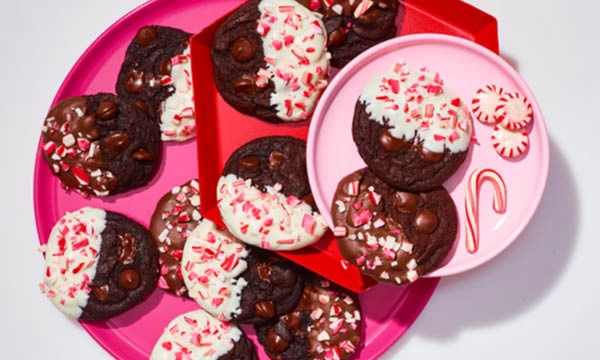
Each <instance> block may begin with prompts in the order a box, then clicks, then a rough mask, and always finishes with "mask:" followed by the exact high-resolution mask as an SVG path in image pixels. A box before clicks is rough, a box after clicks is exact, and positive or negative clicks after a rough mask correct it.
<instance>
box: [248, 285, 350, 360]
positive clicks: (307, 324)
mask: <svg viewBox="0 0 600 360" xmlns="http://www.w3.org/2000/svg"><path fill="white" fill-rule="evenodd" d="M307 276H308V280H307V282H306V284H305V287H304V291H303V293H302V298H301V300H300V302H299V303H298V305H297V306H296V308H295V309H294V310H293V311H292V312H290V313H289V314H286V315H283V316H280V317H279V319H278V321H277V322H274V323H270V324H267V325H257V326H255V329H256V333H257V335H258V341H259V342H260V343H261V344H262V345H263V346H264V349H265V352H266V353H267V355H268V356H269V357H270V358H271V359H277V360H279V359H286V360H288V359H289V360H297V359H298V360H299V359H302V360H304V359H306V360H308V359H321V358H323V353H324V352H327V351H331V349H333V348H337V349H338V350H339V355H340V358H341V359H342V360H346V359H349V358H351V357H353V356H354V355H356V353H357V352H358V351H359V344H360V339H361V324H360V320H359V317H360V315H359V314H360V306H359V303H358V300H357V298H356V296H354V295H352V294H345V293H344V292H343V291H342V290H341V289H340V288H338V287H336V286H334V285H332V284H330V283H328V282H327V281H320V280H318V279H316V278H314V276H312V275H307ZM334 307H335V309H334ZM340 319H341V321H342V322H341V324H340V325H337V324H339V322H340ZM336 325H337V326H340V328H339V329H338V330H337V331H336V332H335V333H334V331H333V330H332V329H333V328H336ZM322 334H326V335H327V337H328V339H326V340H319V337H320V336H323V335H322ZM342 344H344V345H346V346H342ZM348 344H350V345H351V346H347V345H348ZM351 347H354V351H349V348H351Z"/></svg>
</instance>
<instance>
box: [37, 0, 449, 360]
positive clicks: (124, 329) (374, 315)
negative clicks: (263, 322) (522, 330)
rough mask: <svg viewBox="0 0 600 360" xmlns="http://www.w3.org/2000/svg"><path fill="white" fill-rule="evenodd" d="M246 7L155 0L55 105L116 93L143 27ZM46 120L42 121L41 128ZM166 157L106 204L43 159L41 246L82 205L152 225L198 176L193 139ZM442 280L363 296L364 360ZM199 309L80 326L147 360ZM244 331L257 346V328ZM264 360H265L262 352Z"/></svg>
mask: <svg viewBox="0 0 600 360" xmlns="http://www.w3.org/2000/svg"><path fill="white" fill-rule="evenodd" d="M240 2H241V1H240V0H230V1H226V0H219V1H210V0H206V1H202V0H197V1H186V0H181V1H174V0H156V1H151V2H149V3H146V4H144V5H142V6H141V7H139V8H137V9H136V10H134V11H132V12H131V13H129V14H128V15H126V16H125V17H123V18H122V19H121V20H119V21H118V22H116V23H115V24H114V25H113V26H111V27H110V28H109V29H108V30H107V31H106V32H105V33H104V34H102V35H101V36H100V37H99V38H98V39H97V40H96V41H95V42H94V43H93V44H92V45H91V46H90V47H89V48H88V50H87V51H86V52H85V53H84V54H83V55H82V57H81V58H80V59H79V61H78V62H77V63H76V64H75V66H74V67H73V69H72V70H71V72H70V73H69V75H68V76H67V77H66V79H65V80H64V82H63V84H62V87H61V88H60V90H59V91H58V93H57V94H56V98H55V99H54V102H56V101H58V100H61V99H63V98H66V97H68V96H73V95H81V94H91V93H95V92H99V91H108V92H113V91H114V82H115V81H116V77H117V73H118V71H119V68H120V64H121V62H122V60H123V56H124V54H125V49H126V47H127V45H128V44H129V42H130V41H131V39H132V38H133V37H134V35H135V33H136V31H137V29H138V28H139V27H141V26H143V25H149V24H160V25H169V26H175V27H179V28H182V29H184V30H186V31H189V32H191V33H197V32H199V31H200V30H202V29H203V28H204V27H205V26H207V25H209V23H210V22H212V21H213V20H215V19H217V18H218V17H220V16H222V15H223V14H225V13H227V12H228V11H230V10H231V9H232V8H233V7H235V6H237V5H239V4H240ZM208 14H210V15H208ZM207 66H210V64H207ZM201 111H202V109H199V112H201ZM43 116H44V114H40V122H41V121H42V120H43ZM164 150H165V151H164V158H163V162H162V166H161V168H160V170H159V172H158V174H157V176H156V177H155V178H154V180H153V181H152V182H151V183H150V184H148V185H147V186H145V187H143V188H141V189H139V190H136V191H131V192H128V193H126V194H123V195H120V196H117V197H113V198H108V199H98V198H91V199H84V198H82V197H81V196H79V195H77V194H75V193H66V192H65V191H63V190H62V189H61V188H60V185H59V182H58V180H57V178H56V177H54V176H53V175H52V174H51V172H50V170H49V168H48V166H47V165H46V164H45V163H44V161H43V160H42V159H41V156H40V154H39V153H38V156H37V159H36V164H35V175H34V206H35V216H36V222H37V228H38V234H39V240H40V243H41V244H43V243H46V239H47V237H48V235H49V233H50V230H51V228H52V226H53V225H54V223H55V222H56V221H57V220H58V219H59V218H60V217H61V216H62V215H63V214H64V213H65V212H66V211H74V210H76V209H78V208H80V207H83V206H94V207H99V208H103V209H107V210H113V211H117V212H120V213H122V214H125V215H128V216H129V217H131V218H133V219H134V220H137V221H139V222H140V223H142V224H144V225H146V226H147V225H148V223H149V220H150V217H151V215H152V212H153V209H154V206H155V204H156V202H157V201H158V199H159V198H160V197H161V196H162V195H163V194H164V193H166V192H167V191H169V190H170V189H171V187H173V186H175V185H178V184H181V183H183V182H185V181H187V180H189V179H191V178H193V177H196V174H197V166H196V164H197V162H196V144H195V143H194V141H193V140H192V141H188V142H186V143H184V144H168V145H165V147H164ZM40 261H42V259H40ZM41 279H42V274H40V280H41ZM437 281H438V280H437V279H423V280H420V281H418V282H416V283H415V284H413V285H411V286H407V287H403V288H397V287H390V286H384V285H380V286H376V287H374V288H373V289H371V290H369V291H368V292H365V293H363V294H361V305H362V308H363V317H364V319H365V328H364V346H363V347H362V349H361V352H360V358H361V359H374V358H376V357H378V356H379V355H380V354H382V353H383V352H384V351H385V350H386V349H388V348H389V347H390V346H391V345H392V344H393V343H394V342H395V341H396V340H397V339H399V338H400V337H401V336H402V334H404V332H405V331H406V330H407V329H408V327H409V326H410V325H411V324H412V322H413V321H414V320H415V319H416V317H417V316H418V314H419V313H420V312H421V310H422V309H423V307H424V306H425V304H426V303H427V301H428V300H429V298H430V296H431V294H432V293H433V291H434V289H435V287H436V285H437ZM40 296H42V295H41V294H40ZM193 309H197V305H196V304H195V302H193V301H191V300H184V299H181V298H178V297H176V296H173V295H170V294H167V293H165V292H164V291H162V290H160V289H156V290H155V291H154V292H153V293H152V295H151V296H150V297H149V298H148V299H146V300H145V301H144V302H143V303H142V304H140V305H138V306H137V307H135V308H133V309H132V310H130V311H128V312H126V313H125V314H123V315H121V316H118V317H116V318H113V319H110V320H107V321H101V322H94V323H82V326H83V327H84V328H85V330H86V331H88V333H89V334H90V335H91V336H92V337H93V338H94V339H96V341H97V342H98V343H99V344H100V345H101V346H103V347H104V348H105V349H106V350H107V351H108V352H109V353H110V354H111V355H113V356H114V357H116V358H119V359H128V360H130V359H147V358H148V357H149V355H150V352H151V350H152V347H153V346H154V342H155V341H156V340H157V339H158V337H159V336H160V334H161V332H162V330H163V328H164V327H165V326H166V325H167V324H168V323H169V321H170V320H171V319H172V318H174V317H175V316H177V315H179V314H181V313H183V312H187V311H191V310H193ZM245 329H246V330H248V333H249V335H250V337H251V338H253V339H254V336H253V331H252V329H250V328H247V327H246V328H245ZM260 357H261V359H266V356H265V355H264V353H262V352H261V353H260Z"/></svg>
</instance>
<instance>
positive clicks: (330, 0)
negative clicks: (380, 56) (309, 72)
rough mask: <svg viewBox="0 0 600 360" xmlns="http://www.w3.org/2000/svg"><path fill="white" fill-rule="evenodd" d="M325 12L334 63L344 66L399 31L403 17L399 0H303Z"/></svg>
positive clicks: (334, 64)
mask: <svg viewBox="0 0 600 360" xmlns="http://www.w3.org/2000/svg"><path fill="white" fill-rule="evenodd" d="M299 2H300V3H302V4H303V5H304V6H306V7H308V8H309V9H311V10H313V11H316V12H318V13H320V14H322V15H323V23H325V28H326V29H327V49H328V50H329V52H330V53H331V66H333V67H337V68H341V67H343V66H344V65H346V64H347V63H348V62H350V60H352V59H354V58H355V57H356V56H357V55H359V54H360V53H362V52H363V51H365V50H367V49H368V48H370V47H372V46H374V45H377V44H379V43H380V42H382V41H385V40H388V39H391V38H393V37H395V36H396V33H397V26H396V23H397V19H400V22H401V20H402V19H403V18H404V5H403V4H399V3H398V0H374V1H373V0H300V1H299Z"/></svg>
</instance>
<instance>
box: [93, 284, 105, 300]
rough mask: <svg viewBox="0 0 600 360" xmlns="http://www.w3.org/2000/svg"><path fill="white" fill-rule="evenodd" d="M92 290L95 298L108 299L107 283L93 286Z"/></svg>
mask: <svg viewBox="0 0 600 360" xmlns="http://www.w3.org/2000/svg"><path fill="white" fill-rule="evenodd" d="M93 292H94V296H95V297H96V299H98V300H99V301H100V302H106V301H108V284H104V285H101V286H96V287H94V290H93Z"/></svg>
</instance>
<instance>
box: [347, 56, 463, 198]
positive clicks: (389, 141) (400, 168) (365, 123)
mask: <svg viewBox="0 0 600 360" xmlns="http://www.w3.org/2000/svg"><path fill="white" fill-rule="evenodd" d="M472 129H473V124H472V120H471V117H470V115H469V110H468V108H467V107H466V106H465V104H464V103H463V102H462V101H461V100H460V98H459V97H458V96H457V95H456V94H455V93H454V92H453V91H452V90H450V89H449V88H448V87H445V86H444V85H443V82H442V80H441V79H440V77H439V75H438V74H432V73H430V72H428V71H426V70H425V69H421V70H418V71H413V70H410V69H408V68H407V67H406V65H405V64H404V63H402V62H398V63H396V64H394V66H393V67H392V70H391V71H388V72H386V73H384V74H382V75H379V76H377V77H375V78H373V79H371V80H370V81H369V82H368V84H367V85H366V87H365V88H364V89H363V91H362V93H361V95H360V98H359V99H358V102H357V103H356V108H355V112H354V121H353V125H352V134H353V137H354V142H355V143H356V145H357V147H358V152H359V154H360V156H361V157H362V158H363V160H364V161H365V162H366V163H367V165H368V166H369V169H371V171H373V172H374V173H375V174H376V175H377V176H378V177H380V178H381V179H382V180H383V181H385V182H387V183H388V184H390V185H392V186H394V187H396V188H398V189H402V190H407V191H426V190H430V189H434V188H437V187H439V186H441V185H442V183H443V182H444V181H445V180H446V179H448V178H449V177H450V176H451V175H452V174H454V172H456V170H457V169H458V168H459V166H460V165H461V164H462V162H463V161H464V160H465V158H466V156H467V151H468V148H469V144H470V142H471V133H472Z"/></svg>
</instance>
